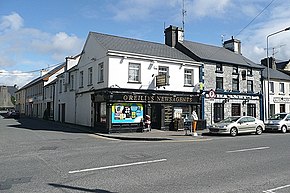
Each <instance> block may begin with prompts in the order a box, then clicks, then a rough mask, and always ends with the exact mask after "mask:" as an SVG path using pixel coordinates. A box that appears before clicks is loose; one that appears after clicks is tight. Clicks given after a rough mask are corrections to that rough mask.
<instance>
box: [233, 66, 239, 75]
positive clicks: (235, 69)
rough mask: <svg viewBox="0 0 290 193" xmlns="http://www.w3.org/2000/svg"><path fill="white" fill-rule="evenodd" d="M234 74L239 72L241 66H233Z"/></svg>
mask: <svg viewBox="0 0 290 193" xmlns="http://www.w3.org/2000/svg"><path fill="white" fill-rule="evenodd" d="M233 74H239V68H238V67H237V66H234V67H233Z"/></svg>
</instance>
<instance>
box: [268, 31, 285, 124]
mask: <svg viewBox="0 0 290 193" xmlns="http://www.w3.org/2000/svg"><path fill="white" fill-rule="evenodd" d="M288 30H290V27H287V28H285V29H282V30H280V31H277V32H274V33H271V34H269V35H268V36H267V80H268V97H267V98H268V108H267V109H268V111H267V114H266V119H267V118H269V117H270V73H269V69H270V63H269V37H271V36H273V35H276V34H278V33H281V32H284V31H288ZM272 60H273V59H272Z"/></svg>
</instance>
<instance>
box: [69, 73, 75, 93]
mask: <svg viewBox="0 0 290 193" xmlns="http://www.w3.org/2000/svg"><path fill="white" fill-rule="evenodd" d="M74 79H75V77H74V75H73V74H71V75H70V90H74V87H75V85H74V84H75V80H74Z"/></svg>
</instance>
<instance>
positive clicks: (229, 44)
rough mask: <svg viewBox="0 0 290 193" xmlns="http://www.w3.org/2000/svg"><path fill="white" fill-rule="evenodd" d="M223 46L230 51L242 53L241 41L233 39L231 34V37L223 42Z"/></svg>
mask: <svg viewBox="0 0 290 193" xmlns="http://www.w3.org/2000/svg"><path fill="white" fill-rule="evenodd" d="M224 48H226V49H228V50H231V51H232V52H235V53H237V54H242V49H241V41H240V40H238V39H234V37H233V36H232V39H230V40H227V41H225V42H224Z"/></svg>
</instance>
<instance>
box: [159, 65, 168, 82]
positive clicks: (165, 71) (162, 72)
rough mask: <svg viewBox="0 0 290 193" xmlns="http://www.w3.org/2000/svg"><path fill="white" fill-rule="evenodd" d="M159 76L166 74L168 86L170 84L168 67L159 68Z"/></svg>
mask: <svg viewBox="0 0 290 193" xmlns="http://www.w3.org/2000/svg"><path fill="white" fill-rule="evenodd" d="M158 74H159V75H161V74H165V75H166V77H167V79H166V80H167V84H169V77H170V76H169V67H167V66H159V67H158Z"/></svg>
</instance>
